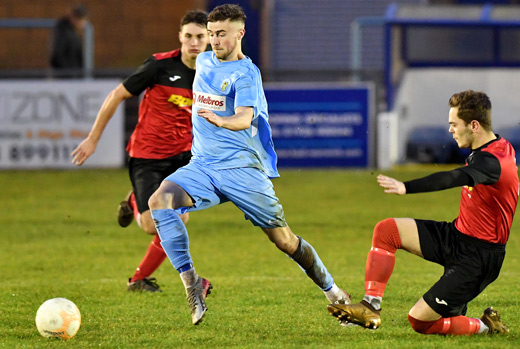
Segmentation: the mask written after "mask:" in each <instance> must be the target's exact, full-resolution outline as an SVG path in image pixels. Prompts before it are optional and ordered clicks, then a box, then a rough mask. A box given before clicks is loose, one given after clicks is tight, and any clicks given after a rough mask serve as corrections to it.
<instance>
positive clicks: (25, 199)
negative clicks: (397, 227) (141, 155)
mask: <svg viewBox="0 0 520 349" xmlns="http://www.w3.org/2000/svg"><path fill="white" fill-rule="evenodd" d="M438 169H439V167H436V166H429V167H424V166H422V167H417V166H410V167H399V168H396V169H394V170H393V171H387V172H386V173H387V174H390V175H395V176H397V177H398V178H400V179H403V180H404V179H411V178H415V177H418V176H423V175H426V174H428V173H431V172H432V171H436V170H438ZM376 175H377V172H372V171H364V170H363V171H343V170H328V171H321V170H312V171H311V170H309V171H298V170H283V171H282V177H281V178H280V179H276V180H275V181H274V183H275V188H276V191H277V195H278V196H279V197H280V199H281V202H282V204H283V205H284V209H285V214H286V217H287V220H288V223H289V224H290V225H291V228H292V229H293V231H294V232H295V233H296V234H298V235H301V236H303V237H304V238H305V239H306V240H307V241H309V242H310V243H311V244H313V246H314V247H315V248H316V250H317V251H318V253H319V254H320V257H321V259H322V260H323V261H324V262H325V264H326V265H327V267H328V269H329V271H330V272H331V273H332V274H333V276H334V278H335V280H336V282H337V284H338V285H339V286H340V287H342V288H344V289H345V290H346V291H347V292H350V293H351V294H352V295H353V299H354V300H355V301H358V300H359V299H360V298H361V297H362V295H363V283H364V267H365V259H366V254H367V252H368V249H369V248H370V243H371V237H372V229H373V227H374V225H375V224H376V223H377V222H378V221H379V220H381V219H384V218H386V217H402V216H404V217H416V218H430V219H436V220H452V219H453V218H455V216H456V215H457V213H458V202H459V195H460V194H459V191H460V190H459V189H451V190H447V191H443V192H437V193H429V194H418V195H409V196H404V197H398V196H394V195H386V194H384V193H383V192H382V190H381V189H380V188H379V187H378V186H377V184H376V181H375V177H376ZM0 188H2V189H1V195H0V198H1V200H0V238H1V240H0V241H1V242H0V267H1V269H0V270H1V274H0V276H1V281H0V347H2V348H64V347H68V348H90V347H96V348H98V347H101V348H144V347H146V348H174V347H240V348H242V347H275V348H298V347H348V348H416V347H422V348H452V347H456V346H460V347H462V346H464V347H471V348H490V347H496V348H508V347H509V348H513V347H518V346H519V345H520V337H519V331H520V307H519V286H518V285H519V281H520V270H519V268H518V265H520V261H519V258H520V235H519V233H520V232H519V230H520V224H519V222H518V219H516V220H515V223H514V224H513V230H512V232H511V238H510V241H509V243H508V247H507V256H506V260H505V263H504V266H503V268H502V273H501V275H500V277H499V279H498V280H497V281H495V283H493V284H492V285H491V286H489V287H488V288H487V289H486V290H485V291H484V292H483V293H482V294H481V295H480V296H479V297H478V298H477V299H475V300H474V301H473V302H472V303H470V306H469V311H468V315H469V316H474V317H478V316H480V314H481V312H482V310H483V309H484V308H486V307H487V306H489V305H493V306H495V307H496V308H497V309H498V310H500V311H501V313H502V318H503V319H504V321H505V322H506V323H507V324H508V325H509V326H510V328H511V333H510V334H509V335H504V336H474V337H450V336H448V337H442V336H424V335H419V334H416V333H415V332H414V331H413V330H412V329H411V327H410V326H409V324H408V321H407V313H408V311H409V309H410V308H411V307H412V306H413V305H414V304H415V302H416V301H417V299H419V298H420V297H421V296H422V294H423V293H424V292H425V291H426V290H427V289H428V288H429V287H430V286H431V285H432V284H433V283H434V282H435V281H436V280H437V279H438V278H439V277H440V275H441V273H442V268H441V267H439V266H437V265H434V264H431V263H429V262H426V261H423V260H421V259H419V258H417V257H415V256H412V255H409V254H407V253H406V252H403V251H399V252H398V253H397V261H396V267H395V270H394V274H393V275H392V278H391V279H390V282H389V285H388V287H387V290H386V293H385V299H384V302H383V308H384V310H383V313H382V319H383V325H382V327H381V328H380V329H378V330H376V331H370V330H365V329H362V328H360V327H355V328H343V327H340V326H338V325H337V323H336V321H335V320H334V319H333V318H332V317H331V316H329V315H328V313H327V311H326V304H327V301H326V299H325V297H324V296H323V294H322V292H321V291H320V290H319V289H318V288H317V287H316V286H315V285H314V284H313V283H312V282H311V281H310V280H309V279H308V278H307V277H306V276H305V275H304V273H302V272H301V270H300V269H299V268H298V267H297V265H296V264H295V263H294V262H292V261H291V260H290V259H289V258H287V257H286V256H285V255H283V254H282V253H280V252H279V251H278V250H276V248H275V247H274V246H273V245H272V244H271V243H270V242H269V241H268V239H267V238H266V237H265V236H263V235H264V234H263V233H262V232H261V231H260V229H258V228H255V227H253V226H252V225H251V224H250V223H249V222H247V221H245V220H244V219H243V215H242V214H241V213H240V211H239V210H238V209H237V208H235V207H234V206H233V205H232V204H224V205H221V206H218V207H215V208H212V209H209V210H206V211H201V212H196V213H193V214H192V215H191V218H190V222H189V224H188V229H189V232H190V243H191V250H192V256H193V259H194V261H195V265H196V267H197V271H198V272H199V274H201V275H203V276H205V277H207V278H208V279H210V280H211V282H212V283H213V285H214V286H215V289H214V291H213V293H212V294H211V295H210V296H209V298H208V301H207V303H208V306H209V311H208V314H207V316H206V319H205V321H204V322H203V323H202V324H200V325H199V326H192V325H191V319H190V315H189V310H188V306H187V304H186V301H185V295H184V290H183V287H182V285H181V281H180V279H179V277H178V276H177V272H175V271H174V270H173V268H172V267H171V265H170V264H169V262H168V261H166V262H165V263H164V264H163V265H162V266H161V267H160V268H159V269H158V270H157V272H156V273H155V275H154V276H156V277H157V279H158V280H159V283H160V285H161V287H162V289H163V290H164V292H163V293H161V294H134V293H127V292H126V279H127V278H128V277H129V276H131V275H132V273H133V271H134V269H135V267H136V266H137V264H138V262H139V261H140V259H141V258H142V256H143V254H144V252H145V250H146V248H147V246H148V243H149V242H150V241H151V237H150V236H148V235H146V234H145V233H143V232H142V231H141V230H140V229H139V228H138V227H137V225H136V224H135V223H133V224H132V225H131V226H130V227H128V228H126V229H122V228H120V227H119V226H118V225H117V222H116V219H115V213H116V208H117V204H118V202H119V201H120V200H121V199H122V198H123V197H124V195H125V194H126V193H127V190H128V188H129V180H128V175H127V172H126V171H125V170H81V171H0ZM54 297H65V298H68V299H71V300H72V301H74V302H75V303H76V304H77V305H78V307H79V308H80V310H81V313H82V324H81V328H80V330H79V332H78V334H77V335H76V337H74V338H73V339H72V340H69V341H60V340H54V339H46V338H43V337H41V336H40V335H39V334H38V332H37V330H36V326H35V324H34V316H35V314H36V310H37V309H38V307H39V305H40V304H41V303H42V302H43V301H45V300H46V299H49V298H54Z"/></svg>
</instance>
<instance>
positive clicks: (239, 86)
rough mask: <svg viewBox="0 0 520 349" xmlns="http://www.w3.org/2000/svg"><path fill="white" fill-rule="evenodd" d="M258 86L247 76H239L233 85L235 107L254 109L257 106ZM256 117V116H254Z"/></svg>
mask: <svg viewBox="0 0 520 349" xmlns="http://www.w3.org/2000/svg"><path fill="white" fill-rule="evenodd" d="M258 88H259V86H258V84H256V83H255V81H254V79H253V78H252V77H251V76H249V75H243V76H241V77H240V78H239V79H238V80H237V81H236V84H235V89H236V93H235V106H234V108H235V109H236V108H237V107H255V105H256V104H257V100H256V99H257V96H258ZM255 116H256V115H255Z"/></svg>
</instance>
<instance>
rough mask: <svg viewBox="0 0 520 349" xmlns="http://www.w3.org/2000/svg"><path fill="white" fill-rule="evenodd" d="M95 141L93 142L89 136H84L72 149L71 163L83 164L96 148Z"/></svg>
mask: <svg viewBox="0 0 520 349" xmlns="http://www.w3.org/2000/svg"><path fill="white" fill-rule="evenodd" d="M96 146H97V142H94V141H93V140H91V139H90V138H88V137H87V138H85V139H84V140H83V141H82V142H81V143H80V144H79V145H78V147H77V148H76V149H74V150H73V151H72V154H71V156H72V157H73V158H72V163H73V164H76V165H78V166H81V165H83V163H84V162H85V160H87V159H88V157H89V156H90V155H92V153H94V150H96Z"/></svg>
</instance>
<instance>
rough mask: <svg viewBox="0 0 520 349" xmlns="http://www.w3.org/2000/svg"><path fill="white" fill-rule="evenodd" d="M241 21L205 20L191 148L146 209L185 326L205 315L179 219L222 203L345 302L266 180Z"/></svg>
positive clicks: (267, 148)
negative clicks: (184, 312)
mask: <svg viewBox="0 0 520 349" xmlns="http://www.w3.org/2000/svg"><path fill="white" fill-rule="evenodd" d="M245 19H246V16H245V14H244V12H243V10H242V8H241V7H240V6H238V5H229V4H226V5H221V6H218V7H216V8H215V9H214V10H213V11H212V12H211V13H210V14H209V16H208V33H209V37H210V43H211V47H212V49H213V51H212V52H204V53H201V54H200V55H199V56H198V58H197V67H196V72H197V73H196V76H195V80H194V82H193V106H192V113H193V114H192V115H193V116H192V119H193V147H192V153H193V156H192V158H191V161H190V163H189V164H188V165H187V166H185V167H182V168H180V169H178V170H177V171H176V172H175V173H173V174H172V175H170V176H169V177H167V178H166V179H165V180H164V181H163V182H162V184H161V186H160V187H159V189H157V191H156V192H155V193H154V194H153V195H152V196H151V198H150V201H149V205H150V208H151V213H152V216H153V218H154V221H155V225H156V228H157V231H158V233H159V236H160V237H161V244H162V246H163V248H164V251H165V252H166V254H167V255H168V258H169V259H170V261H171V263H172V265H173V266H174V268H175V269H177V271H178V272H179V273H180V277H181V279H182V281H183V283H184V286H185V288H186V295H187V299H188V303H189V306H190V310H191V318H192V323H193V324H194V325H196V324H198V323H200V322H201V321H202V319H203V317H204V315H205V313H206V311H207V306H206V303H205V300H204V297H203V287H202V278H201V277H200V276H198V275H197V273H196V271H195V268H194V267H193V261H192V259H191V256H190V252H189V240H188V232H187V230H186V227H185V226H184V224H183V223H182V221H181V219H180V218H179V215H178V214H177V213H176V211H177V212H179V213H184V212H188V211H195V210H202V209H205V208H209V207H212V206H215V205H218V204H221V203H224V202H227V201H231V202H233V203H234V204H235V205H236V206H237V207H238V208H239V209H240V210H242V212H244V214H245V217H246V218H247V219H248V220H250V221H251V222H252V223H253V224H254V225H256V226H258V227H260V228H261V229H262V230H263V231H264V232H265V233H266V234H267V236H268V237H269V239H270V240H271V241H272V242H273V243H274V244H275V245H276V247H278V248H279V249H280V250H281V251H283V252H285V253H286V254H287V255H289V256H290V257H291V258H292V259H293V260H294V261H295V262H296V263H298V265H299V266H300V267H301V268H302V269H303V270H304V271H305V272H306V274H307V275H308V276H309V277H310V278H311V279H312V281H314V282H315V283H316V285H318V286H319V287H320V288H321V289H322V290H323V291H324V292H325V295H326V297H327V299H328V300H329V301H330V302H332V303H334V302H339V303H343V304H345V303H347V304H348V303H350V298H349V296H348V295H347V294H346V293H345V292H344V291H343V290H341V289H340V288H339V287H338V286H336V284H335V283H334V280H333V279H332V276H331V275H330V274H329V272H328V271H327V269H326V268H325V266H324V265H323V263H322V261H321V260H320V258H319V257H318V254H317V253H316V251H315V250H314V248H313V247H312V246H311V245H310V244H309V243H307V242H306V241H305V240H303V239H302V238H301V237H298V236H296V235H295V234H294V233H293V232H292V231H291V229H290V228H289V226H288V225H287V223H286V221H285V217H284V213H283V209H282V205H281V204H280V202H279V201H278V198H277V197H276V196H275V192H274V189H273V185H272V183H271V180H270V178H274V177H278V176H279V175H278V171H277V169H276V153H275V152H274V148H273V141H272V138H271V128H270V126H269V123H268V115H267V102H266V99H265V95H264V91H263V87H262V79H261V76H260V71H259V70H258V68H257V67H256V66H255V65H254V64H253V63H252V62H251V59H249V58H248V57H246V56H245V55H244V54H243V53H242V49H241V40H242V38H243V37H244V34H245V29H244V25H245Z"/></svg>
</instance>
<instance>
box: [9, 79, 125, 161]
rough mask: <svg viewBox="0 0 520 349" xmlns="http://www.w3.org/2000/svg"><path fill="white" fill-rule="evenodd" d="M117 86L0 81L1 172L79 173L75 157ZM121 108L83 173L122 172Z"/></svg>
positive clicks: (109, 82)
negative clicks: (72, 170) (51, 170)
mask: <svg viewBox="0 0 520 349" xmlns="http://www.w3.org/2000/svg"><path fill="white" fill-rule="evenodd" d="M119 83H120V81H118V80H0V169H38V168H60V169H66V168H76V167H77V166H76V165H74V164H72V157H71V152H72V151H73V150H74V148H75V147H76V146H77V145H78V144H79V143H80V142H81V141H82V140H83V139H84V138H85V137H86V136H87V135H88V133H89V131H90V128H91V127H92V125H93V123H94V120H95V119H96V115H97V112H98V111H99V109H100V108H101V105H102V104H103V101H104V100H105V98H106V96H107V95H108V94H109V93H110V91H111V90H112V89H114V88H115V87H116V86H117V85H118V84H119ZM123 121H124V120H123V108H122V106H120V107H119V108H118V109H117V111H116V113H115V114H114V116H113V118H112V120H111V121H110V122H109V123H108V125H107V127H106V129H105V131H104V133H103V136H102V137H101V140H100V141H99V143H98V146H97V149H96V151H95V152H94V154H93V155H92V156H91V157H90V158H89V159H88V160H87V161H86V162H85V163H84V164H83V166H82V167H96V168H101V167H121V166H122V165H123V162H124V144H123V142H124V140H123Z"/></svg>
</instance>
